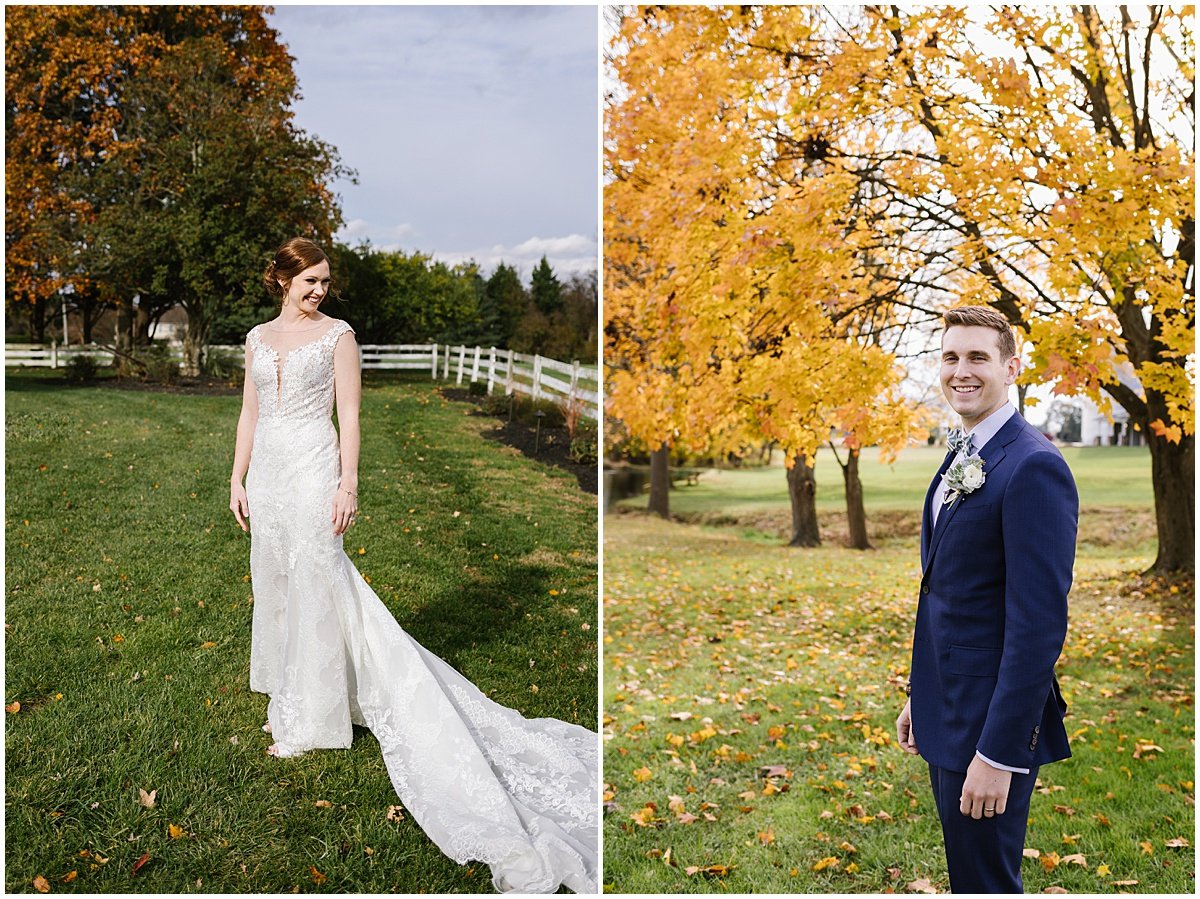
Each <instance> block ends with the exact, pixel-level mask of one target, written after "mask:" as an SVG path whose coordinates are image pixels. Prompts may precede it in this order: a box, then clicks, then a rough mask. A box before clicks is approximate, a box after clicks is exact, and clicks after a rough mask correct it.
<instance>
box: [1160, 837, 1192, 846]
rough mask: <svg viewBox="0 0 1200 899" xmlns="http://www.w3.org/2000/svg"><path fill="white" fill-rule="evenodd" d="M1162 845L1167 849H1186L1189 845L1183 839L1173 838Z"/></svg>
mask: <svg viewBox="0 0 1200 899" xmlns="http://www.w3.org/2000/svg"><path fill="white" fill-rule="evenodd" d="M1164 845H1165V846H1166V847H1167V848H1168V849H1186V848H1187V847H1188V845H1189V843H1188V841H1187V840H1186V839H1184V838H1183V837H1174V838H1173V839H1170V840H1167V842H1166V843H1165V844H1164Z"/></svg>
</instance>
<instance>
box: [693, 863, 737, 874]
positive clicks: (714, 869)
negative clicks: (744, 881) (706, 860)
mask: <svg viewBox="0 0 1200 899" xmlns="http://www.w3.org/2000/svg"><path fill="white" fill-rule="evenodd" d="M736 867H737V865H705V866H700V865H689V866H688V867H686V868H684V869H683V873H684V874H686V875H687V876H688V877H691V876H692V875H694V874H703V875H704V876H705V877H725V876H727V875H728V874H729V872H731V871H732V870H733V869H734V868H736Z"/></svg>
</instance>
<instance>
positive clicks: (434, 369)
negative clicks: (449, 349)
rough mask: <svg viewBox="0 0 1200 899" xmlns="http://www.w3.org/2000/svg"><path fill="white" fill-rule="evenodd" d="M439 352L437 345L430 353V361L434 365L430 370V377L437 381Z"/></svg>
mask: <svg viewBox="0 0 1200 899" xmlns="http://www.w3.org/2000/svg"><path fill="white" fill-rule="evenodd" d="M437 350H438V345H437V344H436V343H435V344H434V345H433V347H432V348H431V351H430V353H429V355H430V359H431V361H432V365H431V367H430V369H429V377H430V378H432V379H433V380H435V381H436V380H437Z"/></svg>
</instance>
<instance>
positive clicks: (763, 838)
mask: <svg viewBox="0 0 1200 899" xmlns="http://www.w3.org/2000/svg"><path fill="white" fill-rule="evenodd" d="M758 841H759V842H760V843H762V844H763V845H764V846H770V845H771V844H772V843H774V842H775V829H774V828H773V827H767V829H766V830H760V831H759V832H758Z"/></svg>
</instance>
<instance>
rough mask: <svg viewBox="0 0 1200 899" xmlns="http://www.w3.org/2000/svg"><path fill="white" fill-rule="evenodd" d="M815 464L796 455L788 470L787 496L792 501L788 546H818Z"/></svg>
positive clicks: (819, 538) (819, 541)
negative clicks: (790, 531)
mask: <svg viewBox="0 0 1200 899" xmlns="http://www.w3.org/2000/svg"><path fill="white" fill-rule="evenodd" d="M815 467H816V463H815V462H814V463H813V464H812V465H810V464H809V462H808V458H807V457H806V456H802V455H800V454H797V455H796V457H795V459H794V464H793V465H792V467H791V468H789V469H788V473H787V480H788V496H789V497H790V498H791V501H792V539H791V542H790V543H788V546H820V545H821V529H820V527H819V526H818V525H817V478H816V473H815V471H814V469H815Z"/></svg>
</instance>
